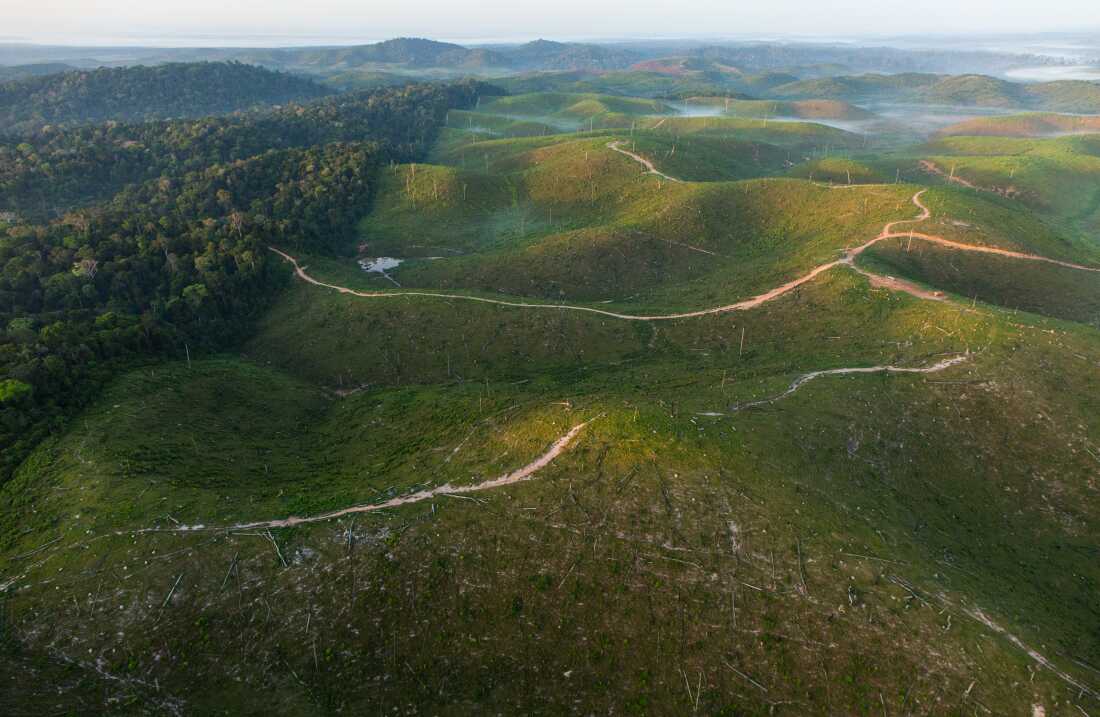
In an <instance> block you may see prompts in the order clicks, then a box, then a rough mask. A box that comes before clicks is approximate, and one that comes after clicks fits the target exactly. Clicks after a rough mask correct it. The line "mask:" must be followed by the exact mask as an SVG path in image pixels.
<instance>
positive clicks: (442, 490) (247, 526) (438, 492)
mask: <svg viewBox="0 0 1100 717" xmlns="http://www.w3.org/2000/svg"><path fill="white" fill-rule="evenodd" d="M601 415H602V414H601ZM598 418H600V416H596V418H591V419H589V420H587V421H585V422H584V423H578V424H577V425H575V426H573V427H572V428H570V429H569V432H568V433H566V434H565V435H564V436H562V437H561V438H559V439H558V440H556V441H554V442H553V443H552V444H551V445H550V448H548V449H547V450H546V452H545V453H543V454H542V455H540V456H539V457H538V458H536V459H535V460H533V461H531V462H530V463H528V464H527V465H525V466H523V467H522V468H518V469H516V470H514V471H512V472H511V473H506V474H504V475H502V476H500V477H499V478H494V479H492V480H488V481H485V482H483V483H476V484H474V485H467V486H453V485H451V484H450V483H447V484H446V485H441V486H439V487H438V488H432V489H431V490H422V491H418V492H416V493H409V494H408V495H402V496H398V497H396V498H391V499H390V500H387V501H385V502H383V503H371V504H367V505H356V506H352V507H350V508H343V509H341V510H334V511H331V512H328V513H321V514H319V515H311V516H307V517H299V516H291V517H289V518H283V519H280V520H262V521H257V522H254V523H237V524H236V525H222V526H213V525H209V526H208V525H180V526H177V527H174V528H150V529H148V530H144V531H139V532H151V533H191V532H196V531H210V530H217V531H226V530H270V529H273V528H292V527H294V526H296V525H305V524H307V523H320V522H323V521H326V520H333V519H334V518H341V517H343V516H345V515H354V514H357V513H373V512H376V511H379V510H385V509H387V508H397V507H399V506H402V505H409V504H411V503H420V502H422V501H425V500H431V499H432V498H435V497H436V496H443V495H465V494H467V493H478V492H480V491H483V490H491V489H493V488H501V487H503V486H506V485H514V484H516V483H522V482H523V481H527V480H531V478H533V477H534V476H535V474H536V473H538V472H539V471H540V470H542V469H543V468H545V467H546V466H548V465H550V464H551V463H552V462H553V461H554V459H555V458H557V457H558V456H560V455H561V454H562V453H563V452H564V451H565V449H567V448H568V447H569V445H570V444H571V443H572V442H573V440H574V439H575V438H576V437H577V434H579V433H580V432H581V431H583V430H584V429H585V427H587V426H588V424H590V423H592V421H595V420H597V419H598ZM128 532H132V531H128Z"/></svg>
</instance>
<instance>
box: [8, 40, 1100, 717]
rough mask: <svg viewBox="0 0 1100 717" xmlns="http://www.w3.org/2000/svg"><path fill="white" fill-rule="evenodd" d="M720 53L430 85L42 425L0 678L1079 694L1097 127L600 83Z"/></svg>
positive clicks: (171, 705)
mask: <svg viewBox="0 0 1100 717" xmlns="http://www.w3.org/2000/svg"><path fill="white" fill-rule="evenodd" d="M552 44H553V43H549V44H541V43H536V44H535V45H534V46H528V47H526V49H525V50H523V52H526V53H527V54H528V55H529V56H530V57H531V58H535V57H541V56H543V55H547V56H549V55H552V54H553V53H555V52H567V51H568V52H575V53H579V54H580V55H584V49H583V47H569V48H562V47H556V46H555V47H552V46H548V45H552ZM428 49H431V48H428ZM436 49H438V48H436ZM516 52H519V51H518V50H517V51H516ZM708 57H709V56H708ZM598 59H600V58H598V57H593V61H596V60H598ZM608 61H609V62H610V61H611V60H608ZM707 61H708V62H715V60H714V59H713V58H711V59H710V60H707ZM677 67H678V68H680V71H682V72H683V73H685V74H684V75H677V74H676V73H675V72H674V70H676V69H677ZM711 69H713V68H711ZM642 70H644V71H642ZM704 72H710V69H707V70H704V69H700V66H699V63H697V62H694V61H687V60H685V61H684V62H683V63H681V64H679V65H676V66H674V65H673V64H668V65H667V66H665V65H656V64H648V65H643V66H641V70H635V71H631V72H613V73H607V74H602V75H595V76H583V77H582V76H580V75H578V76H576V77H574V78H573V79H570V80H567V79H566V77H565V76H564V75H561V74H554V75H548V76H547V77H545V78H533V77H532V78H525V79H523V80H522V82H530V83H532V84H535V83H536V79H538V81H539V82H545V84H546V87H545V88H542V89H540V90H539V91H538V92H535V93H528V94H521V95H513V96H507V97H499V98H495V97H494V98H490V97H488V96H483V97H482V98H481V100H480V102H479V106H478V107H476V108H473V109H470V110H468V111H458V110H452V111H451V112H450V114H449V115H448V116H447V117H446V121H445V124H446V127H445V128H444V130H443V132H442V133H441V135H440V138H439V141H438V142H437V143H436V144H435V146H434V147H433V148H432V150H431V152H430V154H429V156H428V157H427V158H426V160H425V161H420V162H416V163H400V162H391V163H389V164H388V165H386V166H382V167H381V168H380V171H379V173H378V174H377V175H375V176H373V177H372V179H371V181H372V187H373V190H372V192H371V193H370V194H371V196H370V200H371V202H370V210H369V212H367V213H366V214H365V216H363V218H362V220H361V221H360V222H359V224H358V228H357V232H355V234H354V236H352V235H349V236H347V237H345V238H344V239H339V238H338V236H339V235H337V234H331V235H327V234H326V238H327V241H326V242H320V243H315V244H313V245H304V246H298V245H295V244H294V242H293V236H288V237H287V240H286V241H285V242H282V244H281V245H279V246H275V247H274V248H276V249H280V250H282V251H286V252H289V253H291V254H293V255H294V259H293V260H289V261H286V262H284V259H287V258H288V257H286V256H285V255H284V256H283V257H278V256H276V255H274V254H273V255H272V256H273V257H275V261H277V262H278V263H276V264H273V272H274V273H273V279H274V280H278V279H283V278H285V279H286V284H287V287H286V289H285V291H282V292H281V293H278V294H273V295H271V297H270V301H269V303H268V304H267V305H266V310H265V311H264V312H263V313H262V315H261V316H259V317H258V318H257V320H256V321H255V323H254V324H252V325H251V328H250V329H249V330H242V331H241V332H240V341H239V343H237V344H235V345H233V346H232V348H231V350H229V351H226V352H224V353H209V352H206V351H203V350H201V349H199V348H197V347H196V346H194V345H192V346H190V348H189V349H187V350H186V352H184V353H183V354H182V355H180V356H179V357H178V360H170V361H169V360H163V361H152V360H149V361H148V362H146V363H134V364H131V365H130V368H129V370H127V371H125V372H123V373H122V374H121V375H119V376H117V377H116V378H115V380H113V381H111V382H109V383H108V384H107V385H106V388H105V389H104V391H103V393H102V394H101V395H99V396H98V398H97V399H96V400H94V401H92V402H91V403H90V404H89V405H88V407H87V408H86V409H85V410H84V411H83V412H82V413H81V414H80V415H79V416H78V417H77V419H76V420H74V421H72V422H71V423H70V424H69V425H67V426H65V427H64V429H63V430H57V431H55V432H54V433H53V434H51V435H50V436H49V437H48V439H46V440H45V441H44V442H42V443H41V444H40V445H39V446H38V447H37V449H36V450H34V452H33V453H32V454H31V455H30V457H29V458H28V459H27V460H26V461H25V462H23V463H22V464H21V465H20V466H19V468H18V470H17V471H16V474H15V476H14V478H13V479H12V480H11V481H9V482H7V483H6V484H3V485H0V713H3V714H9V713H10V714H13V715H23V714H54V713H62V714H67V713H75V714H88V713H108V714H165V713H166V714H222V713H229V714H260V713H261V712H262V713H264V714H287V715H303V716H305V715H318V714H333V713H346V714H374V713H387V714H388V713H391V712H392V713H402V714H440V715H464V714H471V713H476V714H482V713H484V714H547V715H550V714H554V715H556V714H572V713H578V714H596V713H601V714H602V713H608V714H611V713H614V714H626V715H650V714H653V715H665V714H670V715H671V714H714V715H761V716H763V715H791V716H792V717H793V716H801V715H813V714H822V715H876V716H877V715H902V714H907V715H922V716H923V715H930V716H931V715H956V714H958V715H970V714H991V715H1001V714H1006V715H1011V714H1031V715H1033V716H1034V715H1042V714H1045V715H1051V716H1052V717H1053V716H1054V715H1062V714H1082V713H1083V714H1100V678H1098V677H1097V675H1098V674H1100V673H1097V672H1096V670H1097V669H1098V666H1100V639H1097V636H1098V635H1100V604H1098V603H1097V601H1096V599H1095V597H1096V595H1097V593H1098V591H1100V560H1098V558H1100V552H1098V549H1097V546H1098V545H1100V504H1098V502H1097V500H1096V491H1097V476H1098V475H1100V473H1098V470H1100V371H1097V368H1098V367H1100V280H1098V279H1100V274H1097V273H1096V272H1095V271H1089V269H1090V268H1097V267H1100V245H1098V244H1097V242H1096V241H1095V236H1096V233H1095V232H1091V233H1090V231H1091V229H1093V228H1096V229H1100V225H1097V224H1096V222H1097V216H1100V215H1097V213H1096V212H1095V211H1093V210H1094V209H1096V207H1098V206H1100V204H1097V203H1096V202H1095V201H1094V200H1095V199H1096V197H1093V196H1092V195H1093V193H1094V190H1095V188H1096V186H1097V184H1096V182H1095V179H1096V176H1097V172H1098V171H1100V167H1097V166H1094V165H1095V164H1096V162H1100V142H1098V139H1097V137H1098V136H1097V135H1078V136H1072V137H1056V138H1030V137H1029V138H1024V137H1001V136H956V135H954V134H952V133H947V134H944V135H943V136H940V137H937V138H935V139H934V140H932V141H931V142H929V143H926V144H920V145H916V146H912V145H910V146H902V145H900V140H899V139H898V137H893V136H892V137H891V138H890V142H889V144H885V143H884V144H883V145H882V146H885V147H888V149H880V148H879V146H878V145H876V144H875V143H874V141H873V140H875V139H879V138H881V137H882V133H883V131H884V130H882V128H881V126H879V125H874V123H872V125H873V126H872V125H869V126H868V128H867V134H866V136H862V135H857V134H854V133H850V132H846V131H843V130H840V129H837V128H835V127H829V126H826V125H823V124H819V123H813V122H801V121H776V120H774V119H773V118H772V116H771V115H767V114H766V113H765V116H759V117H757V116H713V117H705V116H682V115H680V114H679V113H678V110H677V109H676V106H674V105H672V104H670V103H667V102H664V101H662V100H654V99H650V98H649V97H645V96H634V97H625V96H615V95H614V92H615V90H614V89H612V86H613V85H614V83H617V82H620V81H621V82H632V81H638V82H639V83H640V84H642V85H646V83H650V82H651V81H652V83H653V84H651V85H646V86H648V87H650V88H654V87H658V86H663V87H668V86H671V85H669V84H664V85H661V84H660V83H662V82H667V81H674V82H681V81H684V78H685V77H687V78H688V79H690V78H692V77H694V74H693V73H704ZM720 72H721V73H722V74H723V75H729V76H730V77H731V78H733V77H738V76H742V75H743V73H740V72H739V71H736V70H735V68H733V67H729V68H727V69H722V70H720ZM639 78H642V79H640V80H639ZM654 78H664V79H661V80H659V81H658V80H656V79H654ZM789 79H790V78H787V80H788V84H789ZM692 81H694V80H692ZM730 81H731V82H732V80H730ZM741 81H745V80H744V79H742V80H741ZM867 81H868V82H870V81H871V80H867ZM516 82H520V80H517V81H516ZM723 82H725V80H724V79H723ZM821 82H822V83H831V85H832V86H833V87H834V89H835V88H838V87H843V86H853V84H852V83H853V82H854V80H852V78H843V77H841V78H833V79H829V80H822V81H821ZM873 82H876V83H878V84H880V85H881V86H883V87H884V88H885V87H890V86H901V87H907V88H910V89H908V90H906V91H911V92H917V91H920V92H924V91H925V90H926V89H927V88H928V87H932V86H934V85H935V86H938V90H936V91H937V92H940V93H942V95H943V100H944V101H947V100H948V95H951V94H952V93H954V94H955V95H958V96H963V97H969V98H971V99H972V100H974V101H981V102H987V101H992V100H989V99H988V98H985V94H986V93H989V92H996V91H998V90H997V87H998V85H997V84H996V83H992V84H991V83H988V82H985V80H984V79H981V78H977V79H963V80H959V81H958V82H956V83H954V85H951V84H949V83H945V81H944V80H943V79H942V78H939V77H937V76H931V75H908V76H890V77H889V78H887V77H886V76H882V77H880V78H877V79H875V80H873ZM569 83H573V85H574V86H573V87H572V89H577V88H578V87H580V86H581V85H582V84H583V85H584V86H586V87H588V88H589V89H588V90H586V93H585V94H577V93H575V92H572V91H565V90H563V89H562V86H564V85H567V84H569ZM595 84H600V85H601V87H602V89H601V90H600V92H598V93H597V92H595V91H594V90H592V89H591V85H595ZM554 85H558V86H557V87H555V86H554ZM625 86H627V85H624V87H625ZM822 86H824V84H823V85H822ZM914 88H916V89H914ZM636 91H639V92H640V90H636ZM836 91H837V92H838V93H839V90H836ZM883 91H884V92H886V91H893V90H886V89H884V90H883ZM609 93H611V94H609ZM950 101H953V102H954V101H960V100H958V99H951V100H950ZM705 102H706V103H709V104H712V105H719V106H720V108H721V109H722V110H723V111H724V110H725V104H726V100H725V98H717V99H716V98H714V96H713V95H712V96H711V97H710V98H708V99H706V100H705ZM766 104H769V105H772V107H773V109H774V108H777V107H779V106H781V105H782V106H784V107H785V108H786V109H787V111H788V112H795V111H798V112H803V113H816V114H817V116H818V117H820V118H822V119H825V117H824V116H825V115H832V117H829V119H836V115H839V114H846V113H852V114H858V113H859V111H858V108H856V107H854V106H851V105H847V104H845V103H844V102H843V101H841V96H840V95H839V94H837V95H835V96H834V97H833V98H831V99H830V100H829V101H827V102H817V101H813V102H809V103H804V102H801V101H792V102H790V103H788V102H787V101H786V100H769V101H767V103H766ZM730 105H731V112H732V110H733V109H734V108H739V112H738V114H749V113H751V112H752V111H754V110H755V109H759V108H761V107H762V106H763V105H761V104H759V103H742V102H739V101H737V100H731V101H730ZM439 116H440V118H442V117H443V111H442V110H441V111H440V113H439ZM846 119H854V117H851V116H849V117H847V118H846ZM1029 121H1030V120H1029ZM334 146H342V145H334ZM922 162H924V163H925V164H922ZM318 173H320V174H324V172H323V171H320V170H318ZM337 174H338V175H339V176H342V170H341V171H338V172H337ZM959 179H963V180H965V181H966V183H969V186H967V185H966V184H965V183H963V182H960V181H957V180H959ZM1009 183H1012V185H1013V186H1015V187H1018V191H1016V192H1006V191H1003V188H1004V187H1006V186H1008V184H1009ZM281 186H282V185H281ZM1097 196H1098V197H1100V195H1097ZM308 221H310V218H309V217H307V218H306V219H304V220H303V222H308ZM225 226H229V225H225ZM258 226H259V227H260V228H258V229H255V230H252V229H249V230H248V232H245V233H246V234H248V233H249V232H252V231H255V232H267V230H268V229H270V228H271V226H270V225H258ZM0 228H2V227H0ZM910 230H912V232H913V233H912V234H908V235H907V232H909V231H910ZM161 231H168V230H167V229H165V227H164V225H163V224H162V225H160V227H159V228H158V227H157V226H155V225H152V224H150V228H149V232H150V236H155V235H156V233H157V232H161ZM887 231H888V232H890V236H889V238H885V237H886V232H887ZM240 233H241V232H239V231H238V239H239V238H240V237H239V234H240ZM272 235H273V233H272V232H268V233H265V234H263V236H265V237H267V236H272ZM922 235H924V236H922ZM876 237H879V238H881V240H880V241H878V242H877V243H873V242H874V241H875V239H876ZM869 242H871V243H873V245H870V244H868V243H869ZM276 243H277V242H276ZM952 243H954V244H952ZM62 244H64V242H62ZM861 247H863V248H866V247H869V248H866V251H862V253H861ZM995 251H999V252H1001V253H999V254H998V253H992V252H995ZM307 252H312V253H307ZM1006 252H1007V254H1006ZM383 257H384V258H390V259H397V260H401V263H400V264H398V265H396V266H391V267H390V268H388V269H387V271H386V272H385V273H380V272H368V271H366V270H365V268H364V267H363V266H362V265H361V264H360V263H359V262H360V261H362V262H364V263H370V262H372V261H373V260H375V259H379V258H383ZM32 258H33V257H32ZM291 261H294V262H295V263H294V267H295V269H296V271H297V278H294V276H293V273H292V265H291ZM196 262H197V264H198V263H200V262H199V260H196ZM1057 262H1062V263H1061V264H1059V263H1057ZM231 264H232V262H231V261H226V262H225V266H226V267H227V271H230V270H231V268H232V267H231ZM237 266H238V268H239V267H240V261H238V263H237ZM198 280H203V279H202V278H201V277H200V278H199V279H196V281H198ZM766 292H771V293H766ZM755 296H771V298H770V299H769V300H766V301H765V300H760V301H754V302H752V303H751V305H742V306H739V307H737V308H736V310H734V309H731V304H733V303H734V302H738V301H740V300H744V299H749V298H750V297H755ZM715 309H721V310H720V311H711V310H715ZM670 314H677V315H676V316H673V317H670V316H669V315H670ZM685 314H686V315H685ZM138 326H140V324H139V323H137V321H136V319H135V327H138ZM5 330H6V331H8V332H9V333H10V334H11V335H12V336H15V337H17V338H19V340H20V341H22V342H23V343H22V344H20V345H21V346H25V347H28V348H27V351H28V352H30V350H31V348H34V349H35V350H37V351H39V354H40V355H42V356H47V352H48V350H49V346H48V341H47V339H48V338H49V337H50V331H51V330H50V329H49V328H48V327H47V328H45V329H43V330H42V332H41V337H42V338H41V340H40V341H38V344H32V343H31V342H32V341H36V340H37V339H38V335H34V334H28V333H27V331H26V330H25V328H24V327H23V326H22V324H19V323H18V322H13V323H12V324H11V326H9V327H7V328H6V329H5ZM136 331H138V328H135V332H136ZM17 332H21V333H17ZM39 344H40V345H41V348H38V345H39ZM45 361H48V358H44V359H43V362H45ZM14 395H15V391H14V389H13V388H12V387H11V384H9V383H5V382H3V381H2V380H0V401H5V400H9V396H14Z"/></svg>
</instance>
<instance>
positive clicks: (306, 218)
mask: <svg viewBox="0 0 1100 717" xmlns="http://www.w3.org/2000/svg"><path fill="white" fill-rule="evenodd" d="M484 91H488V88H486V87H485V86H483V85H480V84H479V83H461V84H454V85H410V86H407V87H402V88H395V89H388V90H379V91H374V92H365V93H353V94H347V95H339V96H337V97H333V98H330V99H324V100H321V101H318V102H315V103H312V104H310V105H305V106H295V107H294V108H289V109H287V110H285V111H277V112H270V113H249V114H246V115H239V116H233V117H226V118H211V119H204V120H176V121H170V122H150V123H145V124H135V125H121V126H119V127H118V128H116V129H117V130H118V131H121V132H123V135H121V136H124V137H132V138H136V139H130V140H125V141H123V142H122V144H127V143H128V142H134V143H138V144H140V145H141V146H142V147H143V148H145V149H143V150H142V151H138V152H136V153H135V154H133V156H131V157H129V158H128V159H127V161H128V164H127V165H126V166H125V168H124V170H119V169H118V167H116V166H115V164H116V160H117V156H116V155H115V154H113V153H114V152H115V151H116V149H117V148H118V147H119V146H120V143H119V137H117V136H115V135H113V134H111V132H108V131H99V130H100V129H101V128H97V129H96V130H95V131H92V130H91V129H88V128H78V129H74V130H68V131H66V130H60V131H57V132H54V133H51V138H52V139H53V140H56V142H57V144H56V148H59V149H57V154H56V156H55V155H53V154H50V152H51V150H50V149H49V147H45V148H42V149H41V150H35V149H34V148H32V147H31V146H30V145H24V146H23V148H22V150H20V152H21V153H22V152H27V153H29V154H27V155H24V156H25V157H26V156H29V157H34V158H38V159H39V160H41V161H37V160H35V159H28V160H27V162H26V163H25V165H24V168H25V169H26V174H24V176H23V178H22V179H21V180H18V181H17V182H16V184H18V183H19V182H21V181H30V182H31V183H32V184H33V183H34V182H35V181H38V180H41V182H42V183H43V187H47V186H48V185H49V182H50V181H51V177H52V178H54V179H55V180H56V178H57V176H58V175H55V174H52V171H53V170H52V169H50V168H49V165H50V164H51V163H52V162H53V161H54V159H58V158H60V157H61V155H62V154H64V153H66V152H68V151H69V150H68V149H65V148H71V149H73V150H78V151H79V152H81V153H82V154H81V155H80V156H83V157H86V158H87V161H77V162H74V163H72V165H71V166H69V167H68V168H67V169H65V170H64V176H65V178H66V182H69V183H71V184H72V185H74V186H75V185H79V184H82V183H83V184H99V185H101V186H111V185H112V184H117V185H119V187H118V192H117V194H115V195H114V196H113V197H111V198H110V199H109V200H108V201H105V202H102V203H96V204H91V205H87V206H84V208H83V209H81V210H79V211H73V212H71V213H69V214H66V215H64V216H62V217H59V218H57V219H54V220H52V221H48V222H43V223H39V224H31V223H16V224H15V225H14V226H8V227H5V226H4V224H3V223H2V221H3V220H2V219H0V267H3V268H2V271H0V456H2V458H0V482H3V480H4V479H5V478H6V477H7V475H9V473H10V471H11V470H12V469H13V468H14V467H15V466H16V465H18V464H19V462H20V461H21V460H22V457H23V456H25V455H26V452H27V451H28V450H29V449H30V448H32V447H33V446H34V445H35V444H36V443H37V441H38V440H40V439H41V438H42V437H43V436H44V435H46V434H47V433H48V432H49V431H51V430H53V429H54V428H56V427H57V426H58V424H59V422H61V421H63V420H64V418H65V417H66V416H68V415H70V412H71V411H72V410H73V409H75V408H77V407H79V406H80V405H82V404H83V403H84V402H86V401H87V400H88V399H89V398H90V397H92V396H93V395H94V394H95V390H96V388H97V386H98V384H99V381H100V380H102V379H104V378H107V377H109V376H110V375H111V374H112V372H113V371H114V370H115V369H116V368H117V367H119V366H122V365H129V364H131V363H132V362H133V361H134V360H137V359H140V358H141V357H143V356H146V357H148V356H155V355H165V354H168V355H173V356H175V355H177V354H179V353H180V352H181V351H184V350H185V349H184V347H185V346H189V351H190V352H191V354H194V353H195V351H196V348H207V349H211V350H218V349H222V348H225V347H227V346H228V345H230V344H231V343H232V341H233V340H234V339H235V338H239V337H240V336H241V335H242V334H243V333H245V330H246V328H247V326H248V322H249V320H250V319H251V317H252V316H254V314H255V313H256V311H257V310H258V309H260V308H261V307H262V306H264V305H265V304H266V302H267V300H268V299H269V298H270V296H271V293H272V292H273V291H275V290H276V289H277V288H278V287H279V286H280V285H281V283H282V281H283V280H284V279H285V278H286V274H285V271H281V270H280V271H276V270H275V268H274V266H275V264H274V263H275V262H277V261H278V260H277V259H273V258H272V257H273V255H272V254H271V253H270V252H269V251H268V250H267V246H268V245H269V244H272V243H273V244H279V245H282V246H288V247H293V248H295V249H297V250H307V251H313V252H319V253H324V252H327V251H331V250H332V249H334V248H336V247H337V245H338V244H339V242H341V241H342V240H344V239H349V238H350V237H351V232H352V229H353V227H354V226H355V222H356V221H357V220H358V219H359V218H360V217H362V216H363V214H364V213H365V212H366V210H367V204H368V202H369V200H370V197H371V192H372V186H373V174H374V170H375V169H376V168H377V167H378V165H379V164H380V163H382V162H386V161H391V160H392V161H411V160H415V159H417V158H418V157H419V156H421V155H422V154H423V153H424V152H425V150H426V148H427V147H428V146H430V144H431V143H432V142H433V141H434V139H435V136H436V132H437V131H438V129H439V127H440V126H441V125H442V123H443V120H444V118H445V117H446V114H447V111H448V110H449V109H451V108H462V107H469V106H471V105H473V104H474V103H475V102H476V98H477V96H478V94H479V93H480V92H484ZM148 148H153V150H154V151H147V150H148ZM39 151H41V155H39ZM42 157H45V158H46V159H42ZM51 157H53V159H50V158H51ZM96 157H98V158H100V160H101V161H99V162H96V161H92V160H93V159H94V158H96ZM10 165H11V162H0V166H10ZM113 172H117V176H115V175H113V174H112V173H113ZM128 178H129V179H139V180H142V181H140V182H139V183H135V182H127V181H125V180H127V179H128ZM57 186H67V185H66V184H60V183H59V184H58V185H57ZM32 195H33V193H29V194H23V193H20V192H14V193H12V194H10V196H14V197H15V198H16V199H17V200H18V199H21V198H22V199H28V198H29V197H30V196H32ZM28 201H29V199H28ZM13 208H14V209H15V211H16V212H19V213H21V214H22V213H24V212H25V208H24V207H23V206H22V205H21V204H20V203H19V202H18V201H17V202H16V204H15V206H14V207H13Z"/></svg>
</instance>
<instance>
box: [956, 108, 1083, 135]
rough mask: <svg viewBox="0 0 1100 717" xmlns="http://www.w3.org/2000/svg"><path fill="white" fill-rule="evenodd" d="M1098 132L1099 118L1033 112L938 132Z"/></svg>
mask: <svg viewBox="0 0 1100 717" xmlns="http://www.w3.org/2000/svg"><path fill="white" fill-rule="evenodd" d="M1098 132H1100V117H1088V116H1082V115H1060V114H1054V113H1051V112H1036V113H1031V114H1024V115H1012V116H1008V117H980V118H976V119H971V120H966V121H964V122H959V123H957V124H953V125H951V126H949V127H946V128H944V129H942V130H940V131H939V134H940V135H942V136H951V135H961V136H971V137H973V136H989V135H991V136H997V137H1044V136H1049V135H1063V134H1089V133H1098Z"/></svg>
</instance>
